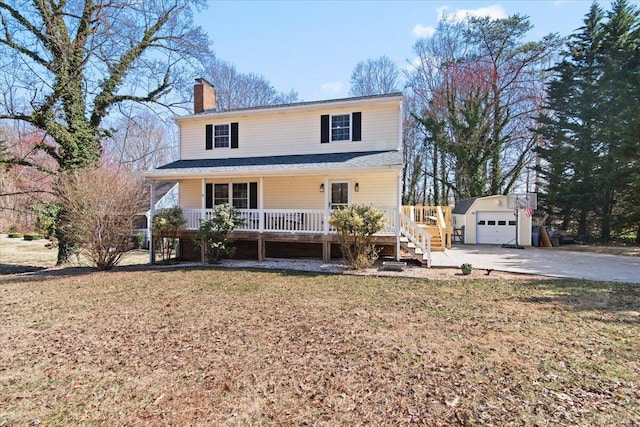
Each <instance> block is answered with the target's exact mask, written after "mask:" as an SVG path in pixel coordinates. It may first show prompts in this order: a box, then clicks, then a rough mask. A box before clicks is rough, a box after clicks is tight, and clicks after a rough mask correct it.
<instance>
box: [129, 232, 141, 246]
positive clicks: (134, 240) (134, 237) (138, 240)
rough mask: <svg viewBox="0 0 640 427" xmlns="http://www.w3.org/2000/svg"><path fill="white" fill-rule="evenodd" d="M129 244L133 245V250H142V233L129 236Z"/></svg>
mask: <svg viewBox="0 0 640 427" xmlns="http://www.w3.org/2000/svg"><path fill="white" fill-rule="evenodd" d="M131 243H132V244H133V249H140V248H142V244H143V243H144V234H142V233H134V234H132V235H131Z"/></svg>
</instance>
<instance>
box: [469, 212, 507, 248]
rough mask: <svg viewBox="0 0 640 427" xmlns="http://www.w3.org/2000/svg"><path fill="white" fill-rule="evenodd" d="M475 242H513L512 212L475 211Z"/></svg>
mask: <svg viewBox="0 0 640 427" xmlns="http://www.w3.org/2000/svg"><path fill="white" fill-rule="evenodd" d="M476 220H477V221H478V222H477V223H476V242H477V243H484V244H503V243H514V242H515V238H516V218H515V216H514V215H513V212H504V211H503V212H477V213H476Z"/></svg>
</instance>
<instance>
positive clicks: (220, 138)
mask: <svg viewBox="0 0 640 427" xmlns="http://www.w3.org/2000/svg"><path fill="white" fill-rule="evenodd" d="M229 135H230V134H229V125H215V126H214V127H213V147H214V148H229Z"/></svg>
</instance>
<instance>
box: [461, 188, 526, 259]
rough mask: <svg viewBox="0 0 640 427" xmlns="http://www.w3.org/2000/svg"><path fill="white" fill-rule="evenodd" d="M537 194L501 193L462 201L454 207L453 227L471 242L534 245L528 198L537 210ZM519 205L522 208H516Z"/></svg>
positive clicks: (465, 240) (466, 241) (464, 239)
mask: <svg viewBox="0 0 640 427" xmlns="http://www.w3.org/2000/svg"><path fill="white" fill-rule="evenodd" d="M534 196H535V195H533V196H532V195H529V197H527V196H526V195H522V196H513V195H510V196H502V195H500V196H485V197H472V198H470V199H463V200H459V201H458V203H456V205H455V206H454V207H453V210H452V217H453V227H454V228H455V229H458V230H460V233H461V235H462V237H463V242H464V243H468V244H489V245H502V244H509V245H513V244H516V243H517V244H519V245H522V246H531V216H530V215H529V214H527V206H528V205H527V203H528V202H527V201H528V200H530V201H531V202H530V203H529V206H530V207H531V208H532V209H535V207H536V206H535V201H534V199H535V197H534ZM516 206H519V207H518V208H517V209H516ZM516 211H517V215H516ZM529 212H530V213H531V211H529ZM516 229H517V233H518V234H517V237H518V239H517V242H516Z"/></svg>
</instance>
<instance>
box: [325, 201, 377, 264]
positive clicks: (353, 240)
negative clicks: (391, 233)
mask: <svg viewBox="0 0 640 427" xmlns="http://www.w3.org/2000/svg"><path fill="white" fill-rule="evenodd" d="M329 224H331V225H332V226H334V227H336V228H337V229H338V233H339V235H340V249H341V250H342V255H343V257H344V258H345V260H346V261H347V264H348V265H349V266H350V267H351V268H353V269H355V270H359V269H362V268H366V267H371V266H372V265H373V263H374V262H375V261H376V260H377V259H378V250H377V248H376V246H375V244H374V243H373V239H372V236H373V235H374V234H376V233H377V232H379V231H380V230H382V229H383V228H384V226H385V218H384V213H383V212H382V211H381V210H379V209H377V208H374V207H373V206H362V205H353V206H349V207H348V208H344V209H339V210H336V211H334V212H333V213H332V214H331V216H330V217H329Z"/></svg>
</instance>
